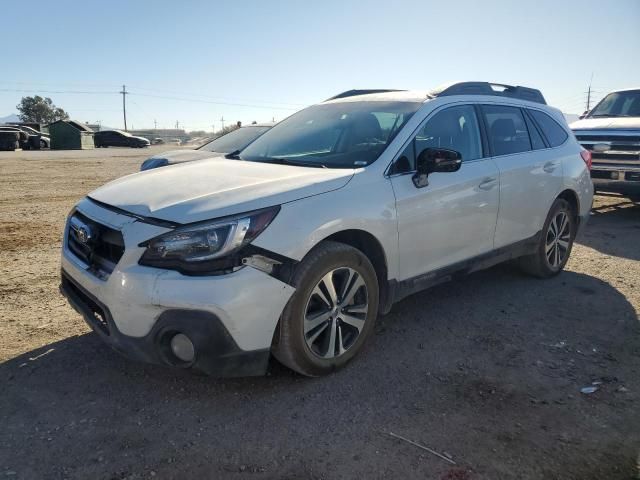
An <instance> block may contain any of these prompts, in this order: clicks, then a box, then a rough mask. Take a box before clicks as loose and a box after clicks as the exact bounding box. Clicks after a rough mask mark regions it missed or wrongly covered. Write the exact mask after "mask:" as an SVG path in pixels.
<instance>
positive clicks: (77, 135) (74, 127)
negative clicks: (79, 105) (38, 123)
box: [49, 120, 95, 150]
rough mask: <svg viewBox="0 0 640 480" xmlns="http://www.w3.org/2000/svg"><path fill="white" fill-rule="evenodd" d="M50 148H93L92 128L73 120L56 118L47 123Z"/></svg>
mask: <svg viewBox="0 0 640 480" xmlns="http://www.w3.org/2000/svg"><path fill="white" fill-rule="evenodd" d="M49 135H50V136H51V149H52V150H87V149H90V148H94V146H95V145H94V144H93V130H91V129H90V128H89V127H87V126H86V125H85V124H83V123H80V122H76V121H74V120H58V121H57V122H53V123H50V124H49Z"/></svg>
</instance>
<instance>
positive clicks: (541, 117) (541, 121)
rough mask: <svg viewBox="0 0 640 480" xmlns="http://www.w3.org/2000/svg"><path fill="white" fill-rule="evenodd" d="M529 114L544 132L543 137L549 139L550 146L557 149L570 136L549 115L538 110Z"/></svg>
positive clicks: (530, 111)
mask: <svg viewBox="0 0 640 480" xmlns="http://www.w3.org/2000/svg"><path fill="white" fill-rule="evenodd" d="M529 113H530V114H531V116H532V117H533V119H534V120H535V122H536V123H537V124H538V126H539V127H540V130H542V133H543V135H544V136H545V137H547V141H548V142H549V145H550V146H552V147H557V146H559V145H562V144H563V143H564V142H565V141H566V140H567V137H568V136H569V135H568V134H567V132H565V130H564V128H562V127H561V126H560V125H559V124H558V122H556V121H555V120H554V119H553V118H551V117H550V116H549V115H547V114H546V113H543V112H540V111H538V110H529Z"/></svg>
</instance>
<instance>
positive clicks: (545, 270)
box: [520, 198, 576, 278]
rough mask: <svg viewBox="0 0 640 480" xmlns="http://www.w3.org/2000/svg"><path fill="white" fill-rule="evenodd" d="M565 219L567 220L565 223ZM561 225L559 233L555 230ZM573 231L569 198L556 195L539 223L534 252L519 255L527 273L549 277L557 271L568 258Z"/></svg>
mask: <svg viewBox="0 0 640 480" xmlns="http://www.w3.org/2000/svg"><path fill="white" fill-rule="evenodd" d="M565 219H566V224H565V223H564V222H565ZM558 228H560V233H559V234H556V232H557V231H558ZM575 235H576V212H575V211H574V210H573V208H572V207H571V205H570V204H569V202H567V201H566V200H563V199H561V198H557V199H556V200H555V202H553V205H551V209H550V210H549V214H548V215H547V219H546V220H545V222H544V226H543V227H542V234H541V235H540V240H539V243H538V246H537V247H536V252H535V253H534V254H532V255H527V256H524V257H522V258H521V259H520V267H521V268H522V270H524V271H525V272H526V273H528V274H530V275H533V276H536V277H539V278H549V277H553V276H555V275H558V274H559V273H560V272H561V271H562V269H563V268H564V266H565V265H566V264H567V261H568V260H569V256H570V255H571V249H572V248H573V240H574V239H575Z"/></svg>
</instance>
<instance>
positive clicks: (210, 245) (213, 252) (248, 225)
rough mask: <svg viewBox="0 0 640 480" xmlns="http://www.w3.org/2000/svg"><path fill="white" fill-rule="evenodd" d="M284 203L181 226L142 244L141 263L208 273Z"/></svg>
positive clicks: (257, 231)
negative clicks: (144, 248) (143, 250)
mask: <svg viewBox="0 0 640 480" xmlns="http://www.w3.org/2000/svg"><path fill="white" fill-rule="evenodd" d="M279 211H280V207H270V208H265V209H262V210H256V211H253V212H249V213H245V214H242V215H236V216H233V217H227V218H223V219H219V220H213V221H209V222H204V223H198V224H195V225H187V226H184V227H178V228H176V229H175V230H173V231H171V232H167V233H164V234H162V235H160V236H158V237H155V238H153V239H151V240H149V241H147V242H144V243H142V244H141V245H140V246H143V247H146V248H147V249H146V251H145V252H144V254H143V255H142V258H141V259H140V262H139V263H140V265H146V266H149V267H159V268H168V269H172V270H180V271H185V270H186V271H187V272H189V271H192V272H193V273H198V272H199V273H205V272H206V271H207V270H209V269H210V268H209V267H211V266H215V265H220V260H222V259H223V258H224V257H228V256H230V255H231V254H233V253H234V252H237V251H238V250H239V249H241V248H242V247H244V246H245V245H247V244H248V243H250V242H251V241H252V240H254V239H255V238H256V237H257V236H258V235H260V233H262V232H263V231H264V229H266V228H267V227H268V226H269V224H270V223H271V221H272V220H273V219H274V218H275V216H276V214H277V213H278V212H279Z"/></svg>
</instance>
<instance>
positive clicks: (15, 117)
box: [0, 113, 20, 123]
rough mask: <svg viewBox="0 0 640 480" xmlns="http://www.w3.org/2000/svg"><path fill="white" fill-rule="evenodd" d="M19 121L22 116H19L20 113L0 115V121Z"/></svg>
mask: <svg viewBox="0 0 640 480" xmlns="http://www.w3.org/2000/svg"><path fill="white" fill-rule="evenodd" d="M19 121H20V117H18V115H16V114H15V113H12V114H11V115H7V116H6V117H0V123H7V122H19Z"/></svg>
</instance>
